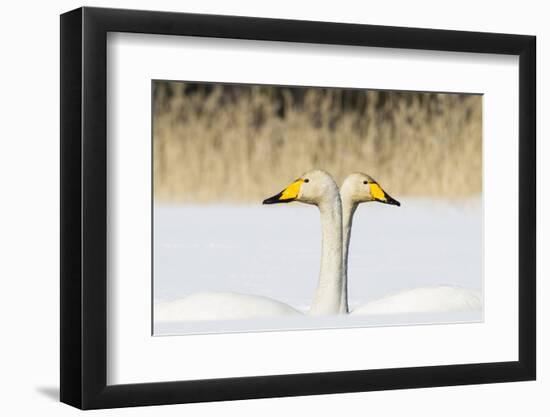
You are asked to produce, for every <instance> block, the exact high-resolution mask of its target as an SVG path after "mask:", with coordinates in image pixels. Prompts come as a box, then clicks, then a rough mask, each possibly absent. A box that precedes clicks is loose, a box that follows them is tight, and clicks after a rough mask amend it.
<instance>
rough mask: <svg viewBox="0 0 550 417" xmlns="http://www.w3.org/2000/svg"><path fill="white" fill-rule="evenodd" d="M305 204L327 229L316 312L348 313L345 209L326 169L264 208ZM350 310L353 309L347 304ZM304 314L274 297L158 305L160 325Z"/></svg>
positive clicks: (225, 295)
mask: <svg viewBox="0 0 550 417" xmlns="http://www.w3.org/2000/svg"><path fill="white" fill-rule="evenodd" d="M291 201H299V202H302V203H306V204H313V205H316V206H317V207H319V211H320V213H321V225H322V250H321V269H320V274H319V282H318V285H317V289H316V291H315V295H314V298H313V302H312V304H311V308H310V314H336V313H340V312H347V309H344V306H342V304H341V296H340V294H341V291H342V208H341V204H340V195H339V192H338V186H337V185H336V183H335V182H334V180H333V179H332V177H331V176H330V175H329V174H327V173H326V172H324V171H317V170H316V171H311V172H308V173H306V174H304V175H302V176H301V177H300V178H298V179H297V180H296V181H294V182H293V183H292V184H290V185H289V186H288V187H286V188H285V189H284V190H283V191H281V192H280V193H278V194H276V195H275V196H273V197H271V198H268V199H266V200H264V202H263V203H264V204H276V203H288V202H291ZM346 308H347V305H346ZM291 315H302V313H301V312H299V311H298V310H296V309H294V308H293V307H291V306H289V305H287V304H285V303H282V302H279V301H276V300H273V299H271V298H267V297H262V296H256V295H248V294H238V293H231V292H205V293H196V294H192V295H190V296H188V297H186V298H184V299H181V300H175V301H168V302H160V303H156V304H155V312H154V319H155V321H198V320H238V319H249V318H263V317H274V316H291Z"/></svg>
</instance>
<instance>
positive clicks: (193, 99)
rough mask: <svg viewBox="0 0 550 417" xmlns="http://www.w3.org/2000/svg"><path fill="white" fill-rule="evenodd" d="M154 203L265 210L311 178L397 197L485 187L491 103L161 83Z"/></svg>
mask: <svg viewBox="0 0 550 417" xmlns="http://www.w3.org/2000/svg"><path fill="white" fill-rule="evenodd" d="M153 113H154V114H153V141H154V148H153V152H154V156H153V160H154V161H153V163H154V171H153V172H154V193H155V200H156V201H157V202H182V203H211V202H255V203H257V202H260V201H262V199H264V198H265V197H267V196H270V195H272V194H274V193H275V192H278V191H280V189H281V188H282V187H283V186H284V185H286V183H287V182H289V181H291V180H293V179H295V178H296V177H298V176H299V175H301V174H302V173H303V172H305V171H308V170H310V169H313V168H320V169H324V170H326V171H328V172H330V173H331V174H332V175H333V176H334V178H335V179H336V180H337V181H338V182H339V183H340V182H341V181H342V179H343V178H345V176H346V175H347V174H349V173H351V172H355V171H362V172H366V173H368V174H370V175H372V176H373V177H374V178H375V179H377V180H378V181H379V182H380V184H382V186H383V187H384V188H385V189H386V190H387V191H388V192H389V193H390V194H392V195H393V196H395V197H396V198H398V197H402V196H417V197H439V198H452V199H455V198H463V197H470V196H474V195H478V194H479V193H480V192H481V187H482V97H481V96H480V95H469V94H436V93H416V92H392V91H367V90H359V89H339V88H300V87H296V88H293V87H276V86H265V85H227V84H211V83H184V82H167V81H154V82H153Z"/></svg>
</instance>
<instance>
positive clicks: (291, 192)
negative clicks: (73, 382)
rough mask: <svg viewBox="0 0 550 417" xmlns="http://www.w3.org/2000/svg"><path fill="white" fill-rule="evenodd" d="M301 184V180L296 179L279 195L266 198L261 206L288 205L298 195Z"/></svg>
mask: <svg viewBox="0 0 550 417" xmlns="http://www.w3.org/2000/svg"><path fill="white" fill-rule="evenodd" d="M303 182H304V180H303V179H301V178H300V179H297V180H296V181H294V182H293V183H292V184H290V185H289V186H288V187H286V188H285V189H284V190H283V191H281V192H280V193H279V194H276V195H274V196H273V197H269V198H266V199H265V200H264V201H263V203H262V204H277V203H290V202H291V201H294V200H296V199H297V198H298V195H299V194H300V188H301V187H302V183H303Z"/></svg>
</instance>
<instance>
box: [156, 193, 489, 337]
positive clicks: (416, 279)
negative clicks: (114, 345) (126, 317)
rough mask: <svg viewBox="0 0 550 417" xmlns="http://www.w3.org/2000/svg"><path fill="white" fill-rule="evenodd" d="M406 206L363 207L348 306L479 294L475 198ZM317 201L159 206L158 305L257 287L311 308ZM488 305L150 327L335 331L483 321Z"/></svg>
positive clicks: (167, 330) (161, 330)
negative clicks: (419, 295)
mask: <svg viewBox="0 0 550 417" xmlns="http://www.w3.org/2000/svg"><path fill="white" fill-rule="evenodd" d="M401 202H402V206H401V207H395V206H388V205H384V204H378V203H366V204H363V205H361V206H360V207H359V208H358V210H357V212H356V215H355V219H354V224H353V230H352V241H351V247H350V259H349V270H348V278H349V291H348V293H349V304H350V308H351V309H353V308H356V307H359V306H362V305H364V304H366V303H368V302H372V301H374V300H377V299H380V298H382V297H384V296H388V295H390V294H394V293H397V292H399V291H402V290H408V289H413V288H418V287H426V286H442V285H449V286H458V287H462V288H468V289H472V290H475V291H480V292H481V291H482V254H483V252H482V204H481V201H480V200H479V199H475V200H467V201H457V202H450V201H442V200H428V199H425V200H423V199H403V200H402V201H401ZM320 239H321V232H320V223H319V213H318V210H317V209H316V208H315V207H312V206H306V205H303V204H299V203H291V204H285V205H274V206H262V205H261V204H259V203H258V205H255V206H219V205H203V206H175V205H173V206H168V205H166V206H164V205H155V208H154V279H153V291H154V301H155V305H156V307H158V306H161V305H164V304H163V303H164V302H166V301H171V300H178V299H181V298H184V297H186V296H189V295H191V294H194V293H199V292H207V291H216V292H220V291H222V292H225V291H226V292H234V293H243V294H252V295H258V296H263V297H269V298H272V299H275V300H277V301H280V302H283V303H286V304H288V305H290V306H292V307H294V308H296V309H298V310H300V311H303V312H306V311H307V310H308V308H309V304H310V302H311V299H312V296H313V292H314V289H315V287H316V284H317V278H318V273H319V262H320ZM481 319H482V311H481V310H479V311H471V312H445V313H439V314H437V313H435V314H434V313H430V314H426V313H420V314H396V315H385V316H380V315H378V316H375V317H368V316H356V317H352V316H346V317H324V318H312V317H308V316H304V317H288V318H284V319H279V318H277V319H258V320H240V321H238V320H231V321H210V322H200V323H199V322H171V323H167V322H161V321H157V322H155V323H154V334H155V335H163V334H189V333H204V332H207V333H209V332H220V331H223V332H229V331H249V330H276V329H303V328H318V327H322V328H326V327H328V328H330V327H347V326H378V325H399V324H422V323H425V324H430V323H454V322H471V321H480V320H481Z"/></svg>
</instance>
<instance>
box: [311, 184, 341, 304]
mask: <svg viewBox="0 0 550 417" xmlns="http://www.w3.org/2000/svg"><path fill="white" fill-rule="evenodd" d="M318 207H319V211H320V215H321V231H322V237H321V268H320V274H319V283H318V286H317V290H316V292H315V296H314V299H313V302H312V305H311V310H310V313H311V314H341V313H342V314H344V313H347V299H346V300H344V299H343V295H342V294H343V289H344V286H343V276H342V204H341V201H340V196H339V194H338V193H336V195H335V196H333V197H332V198H330V199H328V200H327V201H324V202H322V203H320V204H319V205H318ZM344 301H345V302H344Z"/></svg>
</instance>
